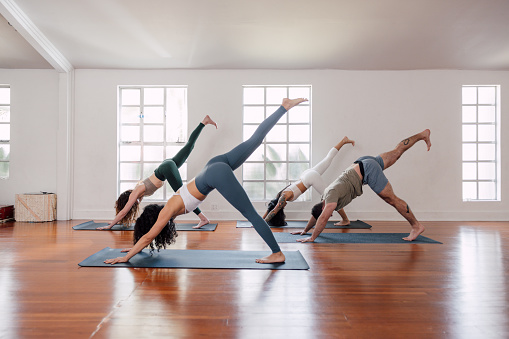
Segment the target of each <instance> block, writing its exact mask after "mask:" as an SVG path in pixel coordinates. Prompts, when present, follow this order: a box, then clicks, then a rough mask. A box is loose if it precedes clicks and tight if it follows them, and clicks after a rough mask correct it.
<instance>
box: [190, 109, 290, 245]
mask: <svg viewBox="0 0 509 339" xmlns="http://www.w3.org/2000/svg"><path fill="white" fill-rule="evenodd" d="M285 113H286V109H285V108H284V107H283V106H281V107H279V108H278V109H277V111H275V112H274V113H272V115H271V116H269V117H268V118H267V119H265V120H264V121H263V122H262V123H261V124H260V125H259V126H258V128H257V129H256V131H255V132H254V134H253V135H252V136H251V138H249V139H248V140H246V141H244V142H243V143H241V144H240V145H238V146H237V147H235V148H234V149H232V150H231V151H230V152H228V153H225V154H222V155H218V156H216V157H214V158H212V159H210V161H209V162H208V163H207V164H206V165H205V167H204V168H203V170H202V171H201V172H200V174H198V175H197V176H196V178H195V183H196V188H198V191H200V193H201V194H203V195H207V194H209V193H210V192H211V191H212V190H214V189H217V191H218V192H219V193H221V195H222V196H223V197H224V198H225V199H226V200H227V201H228V202H229V203H230V204H231V205H232V206H233V207H235V208H236V209H237V210H238V211H239V212H240V213H242V215H243V216H244V217H245V218H246V219H247V220H249V221H250V222H251V224H253V227H254V229H255V230H256V232H258V234H259V235H260V236H261V237H262V239H263V240H264V241H265V242H266V243H267V245H269V247H270V249H271V250H272V252H273V253H276V252H279V251H281V249H280V248H279V245H278V243H277V241H276V239H275V238H274V235H273V234H272V231H271V230H270V227H269V226H268V225H267V223H266V222H265V220H263V218H262V217H261V216H260V215H259V214H258V213H257V212H256V210H255V208H254V206H253V204H252V203H251V201H250V200H249V197H248V196H247V193H246V191H245V190H244V188H243V187H242V185H241V184H240V183H239V181H238V180H237V178H236V177H235V174H233V171H234V170H236V169H237V168H239V167H240V165H242V164H243V163H244V161H246V159H247V158H249V156H251V154H252V153H253V152H254V151H255V150H256V149H257V148H258V146H260V145H261V143H262V141H263V139H264V138H265V136H266V135H267V133H269V132H270V130H271V129H272V127H274V125H275V124H276V123H277V122H278V120H279V119H281V117H282V116H283V115H284V114H285Z"/></svg>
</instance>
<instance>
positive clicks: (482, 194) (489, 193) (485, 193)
mask: <svg viewBox="0 0 509 339" xmlns="http://www.w3.org/2000/svg"><path fill="white" fill-rule="evenodd" d="M495 192H496V190H495V183H494V182H480V183H479V199H483V200H484V199H488V200H495V199H496V194H495Z"/></svg>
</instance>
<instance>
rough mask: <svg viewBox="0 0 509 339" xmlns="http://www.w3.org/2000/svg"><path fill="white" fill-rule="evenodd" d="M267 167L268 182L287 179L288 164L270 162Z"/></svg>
mask: <svg viewBox="0 0 509 339" xmlns="http://www.w3.org/2000/svg"><path fill="white" fill-rule="evenodd" d="M266 166H267V167H266V178H267V180H284V179H286V163H278V162H268V163H267V164H266Z"/></svg>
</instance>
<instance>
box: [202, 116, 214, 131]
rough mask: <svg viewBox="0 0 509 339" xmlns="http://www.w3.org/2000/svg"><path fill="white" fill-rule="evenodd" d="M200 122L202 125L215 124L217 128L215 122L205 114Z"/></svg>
mask: <svg viewBox="0 0 509 339" xmlns="http://www.w3.org/2000/svg"><path fill="white" fill-rule="evenodd" d="M201 123H202V124H204V125H214V126H216V129H217V124H216V123H215V122H214V120H212V119H211V118H210V117H209V116H208V115H206V116H205V118H203V121H202V122H201Z"/></svg>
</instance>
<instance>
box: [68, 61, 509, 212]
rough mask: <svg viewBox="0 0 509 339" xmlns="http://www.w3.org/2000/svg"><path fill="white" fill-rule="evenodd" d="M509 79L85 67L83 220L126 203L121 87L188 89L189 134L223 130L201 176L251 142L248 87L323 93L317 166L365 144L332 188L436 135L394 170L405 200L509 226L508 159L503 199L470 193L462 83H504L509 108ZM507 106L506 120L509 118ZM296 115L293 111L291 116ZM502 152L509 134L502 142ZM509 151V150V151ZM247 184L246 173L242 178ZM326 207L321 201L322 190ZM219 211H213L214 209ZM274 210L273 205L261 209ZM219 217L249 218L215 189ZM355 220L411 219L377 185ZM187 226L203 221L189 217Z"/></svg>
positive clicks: (316, 98) (391, 174)
mask: <svg viewBox="0 0 509 339" xmlns="http://www.w3.org/2000/svg"><path fill="white" fill-rule="evenodd" d="M508 75H509V72H480V71H399V72H393V71H386V72H381V71H380V72H374V71H333V70H323V71H272V70H247V71H239V70H218V71H190V70H163V71H122V70H77V71H76V77H75V86H76V92H75V93H76V96H75V99H76V106H75V140H74V143H75V144H74V147H75V153H74V159H75V162H74V180H75V181H74V218H75V219H91V218H94V219H110V218H112V217H113V205H114V201H115V199H116V173H117V163H116V159H117V153H116V152H117V147H116V143H117V132H116V131H117V86H118V85H188V86H189V98H188V99H189V128H190V129H192V128H193V127H194V125H195V124H197V123H198V122H199V121H200V120H201V119H202V118H203V116H204V115H205V114H210V115H211V116H212V117H213V118H214V119H215V120H216V121H217V122H218V123H219V126H220V129H219V130H218V131H216V130H215V129H213V128H206V129H205V130H204V131H203V132H202V134H201V136H200V138H199V140H198V142H197V144H196V147H195V150H194V151H193V153H192V155H191V156H190V158H189V160H188V163H189V166H188V171H189V173H188V174H189V176H190V177H193V176H195V175H196V174H197V173H198V172H199V171H200V170H201V168H202V166H203V165H204V164H205V163H206V162H207V160H208V159H209V158H210V157H211V156H213V155H217V154H221V153H223V152H225V151H228V150H229V149H231V148H232V147H233V146H235V145H237V144H238V143H239V142H240V141H241V140H242V129H241V122H242V121H241V118H242V115H241V107H242V85H288V84H290V85H293V84H295V85H301V84H311V85H312V86H313V97H312V109H313V131H312V133H313V137H312V146H313V149H312V154H313V164H316V163H317V162H318V161H319V160H321V158H322V157H323V156H325V154H326V153H327V151H328V150H329V149H330V148H331V147H332V146H333V145H335V144H336V142H337V141H338V140H339V139H341V138H342V137H343V136H344V135H347V136H349V137H350V138H353V139H355V140H356V141H357V144H356V146H355V147H354V148H351V147H348V146H346V147H345V148H344V149H342V150H341V152H340V155H339V156H338V157H337V159H335V161H334V163H333V165H332V166H331V168H330V169H329V170H328V172H326V176H327V177H328V179H329V180H330V181H332V180H333V179H334V178H335V177H336V176H337V175H339V173H340V172H341V171H342V170H343V169H344V168H346V167H347V166H348V165H349V164H350V163H351V162H353V161H354V160H355V159H356V158H357V157H358V156H361V155H376V154H378V153H381V152H383V151H387V150H390V149H392V148H393V147H394V146H395V145H396V144H397V143H398V142H399V141H401V140H402V139H404V138H406V137H408V136H410V135H412V134H415V133H417V132H420V131H421V130H423V129H425V128H430V129H431V131H432V132H431V140H432V143H433V146H432V149H431V151H430V152H427V151H426V147H425V144H424V143H422V142H421V143H419V144H417V145H416V146H415V147H414V148H412V149H411V150H409V151H408V152H407V153H406V154H405V155H404V156H403V157H402V159H400V161H399V162H398V163H397V164H396V165H395V166H393V167H392V168H390V169H388V170H387V172H386V175H387V177H388V178H389V180H390V182H391V183H392V185H393V188H394V190H395V192H396V194H397V195H398V196H400V197H401V198H403V199H404V200H406V201H407V203H408V204H409V205H410V206H411V208H412V209H413V211H414V213H415V214H416V216H417V218H418V219H421V220H509V198H508V197H507V196H506V195H505V194H504V192H509V190H508V188H509V182H508V180H509V178H508V175H507V174H508V173H509V169H508V165H507V164H508V162H507V159H505V157H503V161H504V162H503V164H502V167H503V169H502V173H503V177H502V192H503V193H502V198H503V201H502V202H468V203H465V202H463V201H462V196H461V85H464V84H500V85H502V102H503V103H504V102H505V103H507V102H508V99H509V94H508V92H507V90H506V89H507V88H509V76H508ZM507 107H508V106H507V105H502V123H505V117H507V116H508V109H507ZM290 114H291V112H290ZM502 138H503V139H502V150H504V149H505V147H507V145H508V142H509V136H508V135H507V133H505V134H504V135H503V136H502ZM506 154H507V153H506ZM236 174H237V177H238V178H239V179H240V176H241V170H240V169H239V170H238V171H237V173H236ZM313 198H314V199H313V200H314V201H315V202H316V201H318V199H319V196H318V195H317V194H316V193H314V195H313ZM212 202H213V203H214V204H217V205H218V206H219V210H218V211H211V204H212ZM311 205H312V203H292V204H289V205H288V206H287V208H286V213H287V217H288V218H289V219H300V218H307V217H308V212H307V211H308V210H309V209H310V207H311ZM255 206H256V207H257V209H258V210H259V211H260V213H262V212H263V211H264V204H263V203H255ZM201 207H202V210H203V211H204V212H205V213H206V214H207V215H208V216H209V217H210V218H212V219H236V218H239V217H240V215H239V214H238V213H237V212H236V211H235V210H234V209H233V208H232V207H231V206H229V205H228V203H226V201H225V200H224V199H223V198H222V197H221V196H220V195H219V194H218V193H217V192H213V193H211V194H210V196H209V197H208V198H207V199H206V200H205V202H204V203H203V204H202V206H201ZM346 210H347V213H348V214H349V216H350V217H351V218H352V219H356V218H360V219H364V220H403V219H402V217H401V216H399V215H398V214H397V212H395V210H393V209H392V207H390V206H388V205H387V204H386V203H385V202H383V201H382V200H381V199H379V198H378V197H377V196H376V195H375V194H374V193H373V192H372V191H371V190H370V189H369V188H368V187H365V190H364V195H363V196H362V197H359V198H357V199H356V200H354V201H353V202H352V204H351V205H349V206H348V207H347V208H346ZM180 218H181V219H183V220H184V219H194V218H195V217H194V215H193V214H189V215H187V216H185V217H180Z"/></svg>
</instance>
